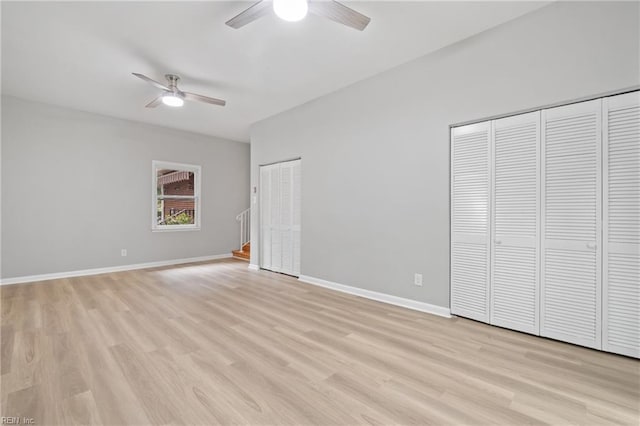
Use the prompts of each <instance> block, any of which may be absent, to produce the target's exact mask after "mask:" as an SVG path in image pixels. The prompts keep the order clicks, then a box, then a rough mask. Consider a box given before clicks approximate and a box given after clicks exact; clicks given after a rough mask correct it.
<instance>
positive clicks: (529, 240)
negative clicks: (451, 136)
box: [490, 112, 540, 334]
mask: <svg viewBox="0 0 640 426" xmlns="http://www.w3.org/2000/svg"><path fill="white" fill-rule="evenodd" d="M539 153H540V112H533V113H529V114H522V115H518V116H514V117H509V118H504V119H501V120H496V121H494V122H493V196H492V202H493V209H492V212H493V214H492V221H493V222H492V226H491V229H492V234H493V244H492V256H491V259H492V266H491V286H490V287H491V310H490V312H491V323H492V324H495V325H499V326H502V327H508V328H511V329H515V330H519V331H524V332H528V333H533V334H538V333H539V315H538V311H539V309H538V306H539V303H538V300H539V297H538V295H539V280H538V253H539V247H538V246H539V243H538V235H539V198H540V196H539V191H540V188H539Z"/></svg>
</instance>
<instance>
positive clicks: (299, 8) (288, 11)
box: [273, 0, 309, 22]
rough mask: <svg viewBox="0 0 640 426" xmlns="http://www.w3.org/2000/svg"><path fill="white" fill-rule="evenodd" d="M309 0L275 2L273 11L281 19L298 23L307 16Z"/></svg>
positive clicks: (278, 0)
mask: <svg viewBox="0 0 640 426" xmlns="http://www.w3.org/2000/svg"><path fill="white" fill-rule="evenodd" d="M308 10H309V5H308V4H307V0H273V11H274V12H275V13H276V15H278V17H279V18H280V19H283V20H285V21H288V22H296V21H300V20H302V19H304V17H305V16H307V11H308Z"/></svg>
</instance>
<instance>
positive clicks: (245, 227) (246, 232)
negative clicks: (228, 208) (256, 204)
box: [232, 208, 251, 260]
mask: <svg viewBox="0 0 640 426" xmlns="http://www.w3.org/2000/svg"><path fill="white" fill-rule="evenodd" d="M236 220H237V221H238V222H240V250H233V251H232V253H233V257H235V258H237V259H243V260H249V258H250V257H251V208H248V209H246V210H245V211H243V212H242V213H240V214H239V215H238V216H236Z"/></svg>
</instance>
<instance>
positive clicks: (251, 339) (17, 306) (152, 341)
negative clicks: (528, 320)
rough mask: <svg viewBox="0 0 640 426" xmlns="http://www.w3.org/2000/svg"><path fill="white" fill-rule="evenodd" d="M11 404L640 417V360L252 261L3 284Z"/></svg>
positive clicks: (351, 417)
mask: <svg viewBox="0 0 640 426" xmlns="http://www.w3.org/2000/svg"><path fill="white" fill-rule="evenodd" d="M0 291H1V293H2V312H1V313H2V351H1V353H2V358H1V367H2V368H1V369H2V384H1V390H2V410H1V411H2V413H1V415H2V416H20V417H27V418H33V419H34V422H35V424H37V425H46V424H64V425H71V424H92V425H93V424H109V425H124V424H136V425H143V424H199V425H209V424H253V425H272V424H288V425H311V424H314V425H356V424H371V425H378V424H419V425H423V424H467V425H476V424H504V425H519V424H532V423H533V424H538V423H551V424H635V425H637V424H638V423H639V403H640V402H639V401H640V362H639V361H637V360H633V359H629V358H624V357H621V356H616V355H611V354H606V353H602V352H597V351H593V350H589V349H585V348H580V347H577V346H572V345H568V344H564V343H560V342H555V341H551V340H545V339H542V338H536V337H533V336H528V335H525V334H520V333H516V332H512V331H508V330H503V329H500V328H495V327H491V326H487V325H484V324H480V323H476V322H473V321H469V320H465V319H446V318H440V317H436V316H432V315H428V314H423V313H419V312H414V311H410V310H406V309H402V308H398V307H394V306H389V305H385V304H382V303H377V302H373V301H369V300H365V299H361V298H358V297H354V296H349V295H345V294H341V293H336V292H333V291H330V290H325V289H321V288H317V287H313V286H310V285H307V284H303V283H300V282H298V281H297V280H296V279H294V278H291V277H286V276H283V275H278V274H273V273H269V272H264V271H260V272H252V271H249V270H248V269H247V264H246V263H245V262H242V261H236V260H225V261H220V262H212V263H202V264H193V265H187V266H180V267H172V268H159V269H150V270H143V271H131V272H123V273H114V274H105V275H99V276H91V277H81V278H72V279H61V280H56V281H50V282H43V283H35V284H21V285H12V286H4V287H3V288H1V289H0Z"/></svg>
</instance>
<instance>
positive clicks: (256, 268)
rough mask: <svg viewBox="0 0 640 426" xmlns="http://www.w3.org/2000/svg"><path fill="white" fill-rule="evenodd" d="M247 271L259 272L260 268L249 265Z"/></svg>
mask: <svg viewBox="0 0 640 426" xmlns="http://www.w3.org/2000/svg"><path fill="white" fill-rule="evenodd" d="M249 269H250V270H252V271H259V270H260V267H259V266H258V265H254V264H250V265H249Z"/></svg>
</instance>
